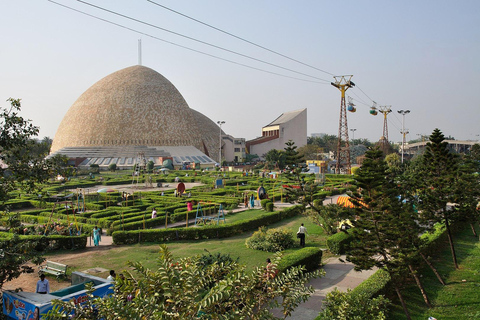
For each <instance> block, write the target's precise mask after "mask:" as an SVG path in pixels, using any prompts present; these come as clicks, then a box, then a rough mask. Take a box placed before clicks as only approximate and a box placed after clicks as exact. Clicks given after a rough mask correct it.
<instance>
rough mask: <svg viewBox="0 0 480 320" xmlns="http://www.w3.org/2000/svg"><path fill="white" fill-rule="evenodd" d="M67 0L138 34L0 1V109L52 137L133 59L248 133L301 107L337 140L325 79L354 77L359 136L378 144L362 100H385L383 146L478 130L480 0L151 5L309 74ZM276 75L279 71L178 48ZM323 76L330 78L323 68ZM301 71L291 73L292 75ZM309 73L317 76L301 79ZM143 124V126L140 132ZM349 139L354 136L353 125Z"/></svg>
mask: <svg viewBox="0 0 480 320" xmlns="http://www.w3.org/2000/svg"><path fill="white" fill-rule="evenodd" d="M57 2H58V3H61V4H63V5H66V6H70V7H74V8H76V9H78V10H81V11H84V12H87V13H89V14H92V15H96V16H99V17H101V18H103V19H107V20H110V21H112V22H115V23H118V24H121V25H123V26H125V27H128V28H131V29H135V30H138V31H140V32H143V33H145V34H148V35H142V34H139V33H135V32H133V31H131V30H127V29H124V28H121V27H118V26H115V25H112V24H108V23H106V22H103V21H99V20H96V19H94V18H91V17H89V16H85V15H83V14H81V13H78V12H74V11H72V10H69V9H66V8H64V7H61V6H59V5H57V4H54V3H52V2H49V1H47V0H10V1H8V0H0V14H1V16H0V42H1V46H0V105H1V106H3V107H7V106H8V103H7V102H6V101H5V100H6V99H8V98H9V97H14V98H21V99H22V101H23V103H22V115H23V116H25V117H26V118H29V119H31V120H32V121H33V123H34V124H35V125H37V126H39V127H40V138H42V137H44V136H49V137H51V138H53V137H54V135H55V132H56V130H57V128H58V125H59V124H60V121H61V120H62V118H63V116H64V115H65V113H66V112H67V110H68V109H69V108H70V106H71V105H72V104H73V103H74V102H75V100H76V99H77V98H78V97H79V96H80V95H81V94H82V93H83V92H84V91H85V90H87V89H88V88H89V87H90V86H92V85H93V84H94V83H95V82H97V81H98V80H100V79H101V78H103V77H105V76H107V75H109V74H111V73H113V72H115V71H117V70H120V69H123V68H126V67H129V66H132V65H136V64H138V39H141V40H142V64H143V65H144V66H147V67H150V68H152V69H154V70H156V71H157V72H159V73H161V74H162V75H163V76H165V77H166V78H167V79H169V80H170V81H171V82H172V83H173V84H174V85H175V86H176V88H177V89H178V90H179V91H180V93H181V94H182V95H183V97H184V98H185V100H186V101H187V103H188V105H189V106H190V107H191V108H192V109H195V110H197V111H199V112H201V113H203V114H204V115H206V116H208V117H209V118H210V119H212V120H213V121H215V122H216V121H217V120H224V121H226V123H225V125H223V126H222V129H224V131H225V132H227V133H229V134H231V135H233V136H235V137H244V138H247V139H252V138H255V137H257V136H260V135H261V127H262V126H265V125H267V124H268V123H270V122H271V121H273V120H274V119H275V118H276V117H277V116H279V115H280V114H281V113H283V112H287V111H293V110H298V109H303V108H307V109H308V134H309V135H310V134H311V133H328V134H334V135H337V134H338V124H339V113H340V91H339V90H338V89H336V88H335V87H333V86H331V85H330V81H333V77H332V75H350V74H352V75H353V78H352V81H353V82H354V83H355V84H356V85H357V86H356V87H355V88H353V89H349V90H348V91H347V95H348V96H351V97H352V98H354V99H355V104H356V108H357V112H356V113H350V112H348V126H349V128H350V129H356V131H355V133H354V134H355V138H367V139H369V140H371V141H376V140H378V139H379V138H380V136H381V135H382V132H383V116H382V115H381V114H379V115H377V116H375V117H374V116H371V115H370V114H369V110H370V106H372V100H374V101H376V102H377V103H378V105H390V106H391V108H392V110H393V112H392V113H391V114H390V115H389V116H388V128H389V140H391V141H401V134H400V131H401V129H402V117H401V115H399V114H398V113H397V111H398V110H401V109H403V110H407V109H408V110H410V111H411V113H410V114H408V115H407V116H405V128H406V129H408V130H409V134H408V135H407V140H413V139H417V138H418V137H419V135H421V134H425V135H427V134H430V133H431V132H432V131H433V129H435V128H440V129H441V130H442V132H443V133H444V134H445V135H446V136H449V135H451V136H453V137H455V138H456V139H461V140H476V139H478V138H479V134H480V128H479V124H480V115H479V111H480V108H479V102H480V88H479V87H478V85H479V84H480V81H479V76H480V62H479V61H480V60H479V59H480V1H478V0H470V1H464V0H455V1H453V0H451V1H442V0H428V1H427V0H425V1H423V0H420V1H419V0H415V1H413V0H404V1H385V0H378V1H376V0H372V1H360V0H355V1H353V0H352V1H349V0H346V1H332V0H329V1H323V0H315V1H311V0H309V1H307V0H300V1H293V0H290V1H285V0H241V1H240V0H236V1H234V0H190V1H186V0H168V1H167V0H155V2H157V3H159V4H162V5H164V6H167V7H169V8H171V9H173V10H176V11H179V12H181V13H183V14H185V15H188V16H190V17H193V18H195V19H198V20H200V21H203V22H205V23H208V24H210V25H212V26H215V27H217V28H219V29H222V30H224V31H227V32H230V33H232V34H234V35H236V36H239V37H242V38H244V39H247V40H249V41H251V42H254V43H256V44H258V45H261V46H263V47H266V48H268V49H270V50H273V51H276V52H279V53H281V54H283V55H285V56H288V57H290V58H293V59H296V60H298V61H300V62H302V63H304V64H307V65H310V66H313V67H315V68H316V69H315V68H311V67H308V66H305V65H302V64H299V63H297V62H294V61H292V60H289V59H286V58H283V57H281V56H279V55H276V54H273V53H271V52H268V51H266V50H263V49H261V48H258V47H255V46H253V45H250V44H248V43H245V42H243V41H240V40H238V39H235V38H233V37H230V36H227V35H225V34H222V33H220V32H218V31H216V30H213V29H211V28H208V27H206V26H204V25H201V24H199V23H197V22H195V21H192V20H189V19H187V18H185V17H183V16H180V15H178V14H175V13H173V12H171V11H168V10H166V9H164V8H161V7H159V6H157V5H155V4H152V3H150V2H148V1H147V0H87V2H89V3H92V4H95V5H97V6H101V7H103V8H106V9H109V10H112V11H115V12H118V13H121V14H123V15H127V16H129V17H132V18H135V19H137V20H141V21H144V22H146V23H149V24H151V25H155V26H157V27H160V28H165V29H169V30H171V31H174V32H177V33H181V34H184V35H186V36H189V37H192V38H195V39H198V40H201V41H204V42H208V43H211V44H214V45H216V46H220V47H223V48H226V49H228V50H231V51H235V52H238V53H241V54H243V55H247V56H251V57H254V58H255V59H258V60H263V61H266V62H268V63H270V64H275V65H278V66H281V67H283V68H285V69H290V70H293V71H295V72H297V73H294V72H292V71H289V70H285V69H280V68H278V67H275V66H272V65H268V64H265V63H261V62H259V61H255V60H251V59H247V58H245V57H242V56H239V55H235V54H232V53H229V52H226V51H222V50H219V49H216V48H214V47H211V46H207V45H204V44H201V43H199V42H194V41H191V40H188V39H186V38H182V37H179V36H176V35H173V34H171V33H167V32H165V31H162V30H160V29H158V28H154V27H152V26H147V25H144V24H141V23H138V22H135V21H132V20H128V19H126V18H122V17H119V16H116V15H113V14H111V13H108V12H105V11H102V10H99V9H96V8H93V7H91V6H89V5H86V4H84V3H81V2H79V1H73V0H57ZM151 36H152V37H157V38H160V39H164V40H167V41H171V42H174V43H177V44H179V45H182V46H187V47H190V48H192V49H195V50H199V51H202V52H205V53H208V54H210V55H215V56H219V57H221V58H223V59H228V60H232V61H235V62H237V63H240V64H245V65H248V66H251V67H253V68H258V69H262V70H265V71H268V72H273V73H278V74H281V75H285V76H288V77H293V78H300V79H304V80H308V81H300V80H296V79H292V78H288V77H282V76H278V75H274V74H271V73H267V72H264V71H259V70H255V69H251V68H246V67H243V66H240V65H237V64H232V63H229V62H225V61H222V60H219V59H216V58H213V57H210V56H207V55H203V54H199V53H197V52H193V51H190V50H186V49H183V48H180V47H177V46H174V45H171V44H168V43H165V42H162V41H159V40H157V39H155V38H152V37H151ZM318 69H320V70H323V71H326V72H322V71H319V70H318ZM300 73H301V74H300ZM311 81H313V82H311ZM144 129H146V130H148V128H144ZM349 133H350V139H352V131H350V132H349Z"/></svg>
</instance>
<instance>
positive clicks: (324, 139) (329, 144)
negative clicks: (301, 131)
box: [307, 134, 338, 152]
mask: <svg viewBox="0 0 480 320" xmlns="http://www.w3.org/2000/svg"><path fill="white" fill-rule="evenodd" d="M337 143H338V137H337V136H336V135H331V134H326V135H323V136H321V137H308V138H307V144H313V145H316V146H318V147H320V148H323V150H324V152H330V151H334V152H335V151H337Z"/></svg>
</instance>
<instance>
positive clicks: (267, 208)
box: [265, 201, 273, 212]
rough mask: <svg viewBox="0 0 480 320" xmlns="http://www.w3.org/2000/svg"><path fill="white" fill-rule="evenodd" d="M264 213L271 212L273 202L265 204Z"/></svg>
mask: <svg viewBox="0 0 480 320" xmlns="http://www.w3.org/2000/svg"><path fill="white" fill-rule="evenodd" d="M265 211H267V212H272V211H273V202H271V201H269V202H267V203H266V204H265Z"/></svg>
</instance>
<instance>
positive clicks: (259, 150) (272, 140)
mask: <svg viewBox="0 0 480 320" xmlns="http://www.w3.org/2000/svg"><path fill="white" fill-rule="evenodd" d="M289 140H292V141H293V142H295V145H296V146H297V147H302V146H304V145H306V144H307V109H301V110H296V111H290V112H285V113H282V114H281V115H280V116H279V117H278V118H277V119H275V120H274V121H272V122H271V123H269V124H268V125H266V126H264V127H263V128H262V136H261V137H258V138H256V139H253V140H249V141H247V142H246V147H247V152H248V153H250V154H256V155H258V156H259V157H261V158H263V157H264V155H265V154H266V153H267V152H268V151H270V150H272V149H277V150H284V149H285V143H286V142H288V141H289Z"/></svg>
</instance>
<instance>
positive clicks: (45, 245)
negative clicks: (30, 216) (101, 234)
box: [0, 232, 88, 251]
mask: <svg viewBox="0 0 480 320" xmlns="http://www.w3.org/2000/svg"><path fill="white" fill-rule="evenodd" d="M11 238H13V234H12V233H8V232H0V239H2V241H8V240H10V239H11ZM87 238H88V236H87V235H81V236H60V235H51V236H37V235H26V236H24V235H19V239H20V240H21V241H32V242H33V241H36V242H37V245H36V247H35V250H37V251H46V250H47V251H51V250H62V249H84V248H85V247H86V246H87Z"/></svg>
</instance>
